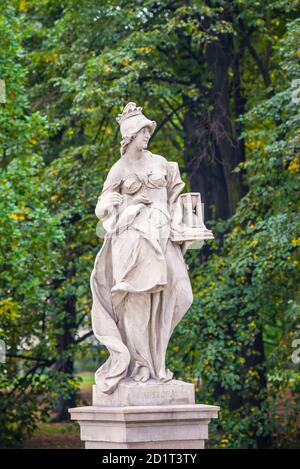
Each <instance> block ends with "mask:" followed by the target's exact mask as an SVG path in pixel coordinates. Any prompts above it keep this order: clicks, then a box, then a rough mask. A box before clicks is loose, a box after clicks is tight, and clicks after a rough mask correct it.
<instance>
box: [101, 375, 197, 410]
mask: <svg viewBox="0 0 300 469" xmlns="http://www.w3.org/2000/svg"><path fill="white" fill-rule="evenodd" d="M194 403H195V390H194V385H193V384H192V383H185V382H183V381H177V380H173V381H170V382H168V383H160V382H157V381H150V382H149V381H148V382H147V383H136V382H134V381H129V380H127V381H126V380H124V381H123V382H121V383H120V384H119V386H118V388H117V389H116V391H115V392H114V393H113V394H110V395H109V394H104V393H103V392H102V391H101V390H100V389H99V388H98V386H97V385H94V386H93V405H99V406H108V407H110V406H131V405H133V406H138V405H168V404H194Z"/></svg>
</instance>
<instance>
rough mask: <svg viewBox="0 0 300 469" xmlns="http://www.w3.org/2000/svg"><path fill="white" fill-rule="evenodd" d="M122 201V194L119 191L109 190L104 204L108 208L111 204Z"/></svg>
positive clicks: (118, 203)
mask: <svg viewBox="0 0 300 469" xmlns="http://www.w3.org/2000/svg"><path fill="white" fill-rule="evenodd" d="M122 202H123V196H122V195H121V194H119V192H111V193H110V194H108V195H107V197H105V205H107V208H109V207H110V206H111V205H120V204H121V203H122Z"/></svg>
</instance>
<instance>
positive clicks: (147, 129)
mask: <svg viewBox="0 0 300 469" xmlns="http://www.w3.org/2000/svg"><path fill="white" fill-rule="evenodd" d="M116 120H117V122H118V123H119V125H120V131H121V135H122V141H121V156H123V155H124V154H125V153H126V150H127V148H128V146H129V144H130V143H131V142H133V140H134V143H135V145H136V147H137V149H146V148H147V146H148V142H149V140H150V137H151V135H152V134H153V132H154V130H155V128H156V122H155V121H151V120H149V119H147V117H145V116H144V114H143V113H142V108H141V107H137V106H136V104H135V103H128V104H126V106H125V108H124V110H123V112H122V114H119V115H118V117H117V119H116Z"/></svg>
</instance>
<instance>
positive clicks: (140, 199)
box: [132, 194, 151, 205]
mask: <svg viewBox="0 0 300 469" xmlns="http://www.w3.org/2000/svg"><path fill="white" fill-rule="evenodd" d="M132 203H133V204H145V205H148V204H151V200H150V199H148V197H147V196H146V195H145V194H139V195H137V196H136V197H134V198H133V199H132Z"/></svg>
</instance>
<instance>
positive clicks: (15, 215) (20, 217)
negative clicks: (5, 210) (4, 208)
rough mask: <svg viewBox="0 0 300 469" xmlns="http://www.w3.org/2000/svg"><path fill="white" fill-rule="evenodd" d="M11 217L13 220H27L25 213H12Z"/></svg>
mask: <svg viewBox="0 0 300 469" xmlns="http://www.w3.org/2000/svg"><path fill="white" fill-rule="evenodd" d="M10 218H12V219H13V220H25V215H24V214H23V213H12V214H11V215H10Z"/></svg>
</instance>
